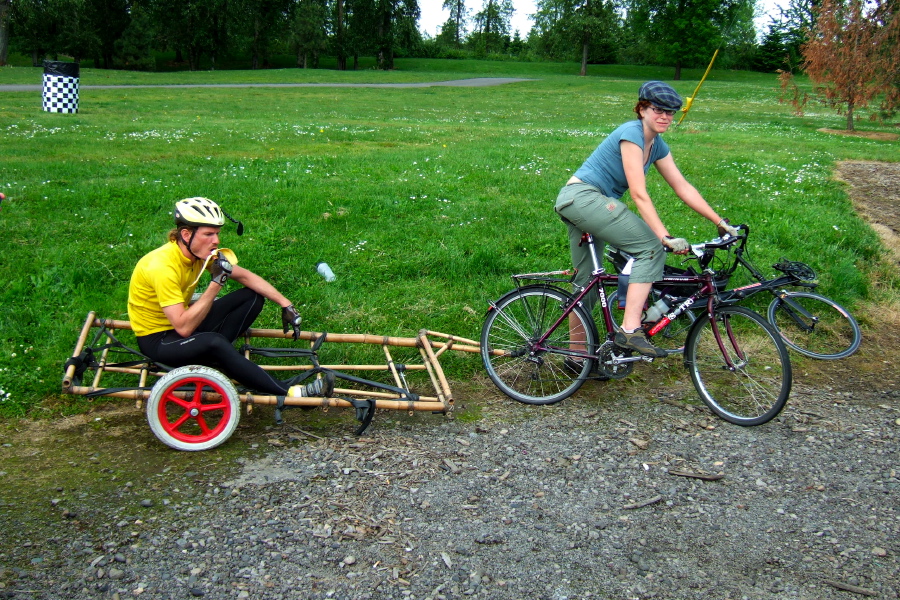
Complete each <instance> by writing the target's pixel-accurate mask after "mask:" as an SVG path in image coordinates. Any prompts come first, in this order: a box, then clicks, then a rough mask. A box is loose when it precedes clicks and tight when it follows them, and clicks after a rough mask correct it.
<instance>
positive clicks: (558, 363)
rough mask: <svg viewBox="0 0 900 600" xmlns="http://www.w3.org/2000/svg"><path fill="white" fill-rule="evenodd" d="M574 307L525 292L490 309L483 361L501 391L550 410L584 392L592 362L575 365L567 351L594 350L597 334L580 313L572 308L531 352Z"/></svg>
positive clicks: (543, 292) (549, 293) (549, 295)
mask: <svg viewBox="0 0 900 600" xmlns="http://www.w3.org/2000/svg"><path fill="white" fill-rule="evenodd" d="M573 301H574V300H573V298H572V297H571V296H569V295H568V294H566V293H565V292H563V291H562V290H559V289H556V288H550V287H544V286H526V287H523V288H520V289H518V290H515V291H513V292H510V293H509V294H506V295H505V296H503V297H502V298H500V300H498V301H497V302H496V303H495V304H494V306H492V307H491V310H490V311H489V312H488V315H487V319H486V320H485V322H484V326H483V327H482V330H481V358H482V361H483V362H484V368H485V369H486V370H487V373H488V377H490V378H491V381H493V382H494V384H495V385H496V386H497V387H498V388H500V391H502V392H503V393H504V394H506V395H507V396H509V397H510V398H512V399H513V400H517V401H519V402H524V403H525V404H553V403H556V402H559V401H561V400H564V399H565V398H568V397H569V396H571V395H572V394H574V393H575V392H576V391H577V390H578V388H580V387H581V386H582V384H583V383H584V381H585V379H586V378H587V377H588V375H589V374H590V371H591V367H592V366H593V363H594V361H593V360H580V359H578V360H573V359H572V358H571V357H570V355H571V351H572V350H573V349H584V347H585V345H586V347H587V348H590V349H594V348H596V347H597V333H596V329H595V327H594V324H593V321H592V320H591V317H590V316H589V315H588V314H587V312H586V311H585V310H584V309H583V308H582V307H580V306H576V307H575V309H574V310H573V311H572V312H571V313H570V316H569V319H568V321H564V322H562V323H561V324H560V325H559V327H557V328H556V329H555V330H554V331H553V332H552V333H551V334H550V335H549V337H548V338H547V339H546V341H545V342H544V343H543V344H542V346H541V348H540V349H536V346H535V341H536V340H538V339H540V337H541V336H543V335H544V334H545V333H546V332H547V331H549V330H550V327H551V326H552V325H553V324H554V323H555V322H556V321H557V319H559V317H560V316H561V315H562V313H563V311H564V310H565V309H566V307H567V306H569V304H570V303H571V302H573ZM573 340H584V341H583V342H576V341H573ZM567 358H569V360H568V361H567V360H566V359H567Z"/></svg>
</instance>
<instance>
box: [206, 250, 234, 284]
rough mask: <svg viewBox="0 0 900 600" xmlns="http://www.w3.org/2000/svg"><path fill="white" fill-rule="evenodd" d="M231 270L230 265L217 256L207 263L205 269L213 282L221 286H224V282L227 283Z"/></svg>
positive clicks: (224, 259)
mask: <svg viewBox="0 0 900 600" xmlns="http://www.w3.org/2000/svg"><path fill="white" fill-rule="evenodd" d="M233 268H234V267H232V266H231V263H230V262H228V260H227V259H226V258H225V257H223V256H217V257H216V258H214V259H212V260H211V261H209V266H208V267H207V269H208V270H209V274H210V275H211V276H212V280H213V282H214V283H218V284H219V285H222V286H224V285H225V282H226V281H228V278H229V277H231V270H232V269H233Z"/></svg>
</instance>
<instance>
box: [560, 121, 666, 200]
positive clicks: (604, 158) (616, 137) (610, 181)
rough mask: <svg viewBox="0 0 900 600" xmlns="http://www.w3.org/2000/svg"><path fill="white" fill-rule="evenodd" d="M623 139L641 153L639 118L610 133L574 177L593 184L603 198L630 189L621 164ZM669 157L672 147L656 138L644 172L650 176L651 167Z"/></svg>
mask: <svg viewBox="0 0 900 600" xmlns="http://www.w3.org/2000/svg"><path fill="white" fill-rule="evenodd" d="M622 140H626V141H629V142H634V143H635V144H637V145H638V146H639V147H640V148H641V150H643V149H644V127H643V125H642V124H641V121H640V119H635V120H634V121H629V122H627V123H625V124H624V125H622V126H620V127H619V128H618V129H616V130H615V131H613V132H612V133H611V134H609V137H608V138H606V139H605V140H603V142H602V143H601V144H600V145H599V146H597V149H596V150H594V152H593V153H592V154H591V155H590V156H588V158H587V160H586V161H584V164H583V165H581V167H579V168H578V170H577V171H575V177H577V178H578V179H580V180H582V181H583V182H585V183H589V184H591V185H592V186H594V187H595V188H597V189H598V190H600V191H601V192H603V195H604V196H609V197H610V198H621V197H622V194H624V193H625V190H627V189H628V180H627V179H626V178H625V166H624V165H623V164H622V149H621V148H620V147H619V143H620V142H621V141H622ZM668 155H669V145H668V144H666V142H665V141H663V139H662V136H660V135H657V136H656V141H655V142H653V147H652V148H651V150H650V159H649V160H648V161H647V164H645V165H644V173H645V174H646V173H647V171H648V170H649V169H650V165H652V164H653V163H655V162H656V161H658V160H659V159H661V158H665V157H666V156H668Z"/></svg>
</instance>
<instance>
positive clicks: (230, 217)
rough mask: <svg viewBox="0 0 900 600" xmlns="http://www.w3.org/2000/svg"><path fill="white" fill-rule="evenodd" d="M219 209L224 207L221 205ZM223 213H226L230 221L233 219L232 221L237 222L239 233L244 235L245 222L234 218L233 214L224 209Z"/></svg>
mask: <svg viewBox="0 0 900 600" xmlns="http://www.w3.org/2000/svg"><path fill="white" fill-rule="evenodd" d="M219 210H222V207H221V206H220V207H219ZM222 214H223V215H225V217H226V218H227V219H228V220H229V221H231V222H232V223H235V224H237V234H238V235H244V224H243V223H242V222H241V221H238V220H237V219H234V218H233V217H232V216H231V215H229V214H228V213H227V212H225V211H224V210H222Z"/></svg>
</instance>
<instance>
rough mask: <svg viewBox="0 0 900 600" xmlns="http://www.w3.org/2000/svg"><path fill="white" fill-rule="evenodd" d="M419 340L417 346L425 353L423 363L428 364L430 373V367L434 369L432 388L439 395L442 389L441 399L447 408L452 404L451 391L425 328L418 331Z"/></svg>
mask: <svg viewBox="0 0 900 600" xmlns="http://www.w3.org/2000/svg"><path fill="white" fill-rule="evenodd" d="M419 341H420V346H419V348H420V350H421V351H422V352H423V353H424V354H425V358H426V361H425V364H426V365H429V369H428V372H429V373H431V372H432V369H433V370H434V375H432V382H434V377H435V376H437V382H434V389H435V391H437V392H438V396H439V397H440V395H441V394H440V392H441V391H443V393H444V397H443V398H442V399H443V400H444V402H445V403H446V405H447V408H448V409H449V408H450V406H451V405H452V404H453V392H451V391H450V384H449V383H447V378H446V377H444V370H443V369H442V368H441V363H439V362H438V359H437V357H436V356H435V355H434V350H433V349H432V348H431V341H430V340H429V339H428V335H427V332H426V330H424V329H422V330H421V331H419Z"/></svg>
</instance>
